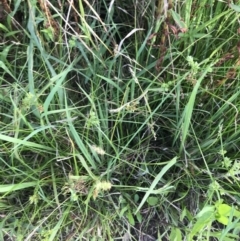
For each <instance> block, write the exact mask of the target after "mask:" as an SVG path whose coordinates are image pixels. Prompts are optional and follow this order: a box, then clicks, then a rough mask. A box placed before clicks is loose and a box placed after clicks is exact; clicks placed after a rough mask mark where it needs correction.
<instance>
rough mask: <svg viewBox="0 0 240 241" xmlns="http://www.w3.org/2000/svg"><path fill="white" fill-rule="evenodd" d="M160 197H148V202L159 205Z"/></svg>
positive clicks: (151, 204)
mask: <svg viewBox="0 0 240 241" xmlns="http://www.w3.org/2000/svg"><path fill="white" fill-rule="evenodd" d="M158 201H159V200H158V198H157V197H149V198H148V199H147V202H148V204H149V205H150V206H156V205H157V203H158Z"/></svg>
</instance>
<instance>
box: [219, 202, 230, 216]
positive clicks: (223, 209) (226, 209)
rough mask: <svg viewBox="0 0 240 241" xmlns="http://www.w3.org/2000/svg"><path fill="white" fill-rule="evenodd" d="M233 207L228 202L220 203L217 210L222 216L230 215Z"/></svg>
mask: <svg viewBox="0 0 240 241" xmlns="http://www.w3.org/2000/svg"><path fill="white" fill-rule="evenodd" d="M231 209H232V207H231V206H229V205H227V204H219V206H218V207H217V211H218V213H219V214H220V216H229V215H230V212H231Z"/></svg>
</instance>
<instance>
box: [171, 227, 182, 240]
mask: <svg viewBox="0 0 240 241" xmlns="http://www.w3.org/2000/svg"><path fill="white" fill-rule="evenodd" d="M169 240H171V241H182V234H181V231H180V230H179V229H178V228H172V230H171V234H170V238H169Z"/></svg>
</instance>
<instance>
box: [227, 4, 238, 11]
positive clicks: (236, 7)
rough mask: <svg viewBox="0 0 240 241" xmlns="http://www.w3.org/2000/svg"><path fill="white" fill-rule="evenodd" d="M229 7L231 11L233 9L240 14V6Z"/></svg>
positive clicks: (232, 5)
mask: <svg viewBox="0 0 240 241" xmlns="http://www.w3.org/2000/svg"><path fill="white" fill-rule="evenodd" d="M229 7H230V8H231V9H233V10H234V11H236V12H238V13H240V6H239V5H235V4H232V3H231V4H229Z"/></svg>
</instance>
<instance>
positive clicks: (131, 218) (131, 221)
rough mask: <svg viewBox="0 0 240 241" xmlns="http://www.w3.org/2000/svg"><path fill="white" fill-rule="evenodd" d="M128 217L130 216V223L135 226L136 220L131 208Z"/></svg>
mask: <svg viewBox="0 0 240 241" xmlns="http://www.w3.org/2000/svg"><path fill="white" fill-rule="evenodd" d="M127 218H128V221H129V223H130V224H131V225H133V226H134V225H135V220H134V218H133V215H132V212H131V210H129V209H128V212H127Z"/></svg>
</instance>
